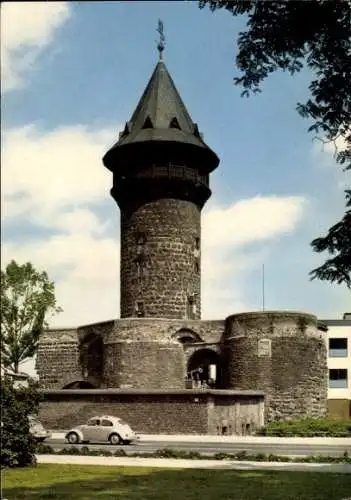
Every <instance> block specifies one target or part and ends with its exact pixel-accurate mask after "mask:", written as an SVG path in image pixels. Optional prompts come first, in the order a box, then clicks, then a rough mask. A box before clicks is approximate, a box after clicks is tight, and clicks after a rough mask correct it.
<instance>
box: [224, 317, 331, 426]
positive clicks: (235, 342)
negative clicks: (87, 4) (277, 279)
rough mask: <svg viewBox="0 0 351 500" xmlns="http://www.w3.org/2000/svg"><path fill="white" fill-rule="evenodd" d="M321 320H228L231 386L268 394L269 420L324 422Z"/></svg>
mask: <svg viewBox="0 0 351 500" xmlns="http://www.w3.org/2000/svg"><path fill="white" fill-rule="evenodd" d="M324 335H325V334H324V332H322V331H321V330H319V329H318V326H317V318H316V317H315V316H313V315H311V314H307V313H302V312H294V311H261V312H248V313H241V314H234V315H232V316H229V317H228V318H227V319H226V326H225V335H224V346H223V347H224V352H225V356H226V360H227V387H228V388H231V389H238V390H240V389H244V390H249V389H251V390H263V391H264V392H265V414H266V415H265V417H266V418H265V420H266V421H267V422H269V421H273V420H286V419H293V418H302V417H313V418H318V417H324V416H325V415H326V411H327V353H326V344H325V338H324Z"/></svg>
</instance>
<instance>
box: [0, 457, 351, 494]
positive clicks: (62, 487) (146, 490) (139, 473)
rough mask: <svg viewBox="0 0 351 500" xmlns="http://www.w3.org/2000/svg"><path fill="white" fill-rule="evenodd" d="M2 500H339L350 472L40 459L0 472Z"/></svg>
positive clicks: (350, 485)
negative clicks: (33, 464)
mask: <svg viewBox="0 0 351 500" xmlns="http://www.w3.org/2000/svg"><path fill="white" fill-rule="evenodd" d="M2 479H3V481H2V486H3V488H4V491H3V497H2V498H4V499H5V498H6V499H8V500H21V499H26V500H27V499H28V500H44V499H45V500H49V499H50V500H59V499H60V500H61V499H62V500H64V499H65V500H71V499H73V500H112V499H113V500H122V499H123V500H198V499H201V500H214V499H215V500H251V499H252V500H289V499H291V500H324V499H325V500H341V499H347V498H350V497H351V475H349V474H329V473H323V472H317V473H316V472H314V473H313V472H270V471H265V472H263V471H257V470H256V471H249V470H248V471H234V470H203V469H202V470H194V469H156V468H153V469H152V468H146V467H145V468H144V467H142V468H137V467H110V466H109V467H104V466H94V465H51V464H42V465H38V466H37V467H34V468H28V469H12V470H6V471H5V472H4V473H3V478H2Z"/></svg>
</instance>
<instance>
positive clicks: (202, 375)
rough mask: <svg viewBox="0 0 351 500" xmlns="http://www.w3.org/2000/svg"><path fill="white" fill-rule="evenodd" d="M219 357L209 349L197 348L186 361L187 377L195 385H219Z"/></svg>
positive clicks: (220, 369)
mask: <svg viewBox="0 0 351 500" xmlns="http://www.w3.org/2000/svg"><path fill="white" fill-rule="evenodd" d="M221 372H222V366H221V357H220V356H219V355H218V354H217V353H216V352H215V351H212V350H211V349H199V350H198V351H196V352H195V353H194V354H193V355H192V356H191V358H190V359H189V362H188V379H191V380H193V381H194V382H195V384H194V385H195V386H196V385H200V386H204V385H205V386H208V387H210V388H219V387H221V378H222V377H221Z"/></svg>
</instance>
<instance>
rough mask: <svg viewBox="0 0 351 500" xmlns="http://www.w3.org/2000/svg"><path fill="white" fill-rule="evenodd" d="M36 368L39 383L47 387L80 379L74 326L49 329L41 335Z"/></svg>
mask: <svg viewBox="0 0 351 500" xmlns="http://www.w3.org/2000/svg"><path fill="white" fill-rule="evenodd" d="M36 370H37V372H38V375H39V381H40V385H41V386H42V387H45V388H47V389H54V388H63V387H64V386H65V385H68V384H70V383H71V382H74V381H77V380H81V379H82V370H81V368H80V360H79V344H78V335H77V330H76V329H75V328H72V329H57V330H50V331H47V332H45V333H44V334H43V335H42V337H41V339H40V342H39V347H38V352H37V357H36Z"/></svg>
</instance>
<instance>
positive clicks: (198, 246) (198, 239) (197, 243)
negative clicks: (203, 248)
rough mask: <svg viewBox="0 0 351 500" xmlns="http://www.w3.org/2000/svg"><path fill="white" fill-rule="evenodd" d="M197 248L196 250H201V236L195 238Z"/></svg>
mask: <svg viewBox="0 0 351 500" xmlns="http://www.w3.org/2000/svg"><path fill="white" fill-rule="evenodd" d="M195 248H196V250H200V238H195Z"/></svg>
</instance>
